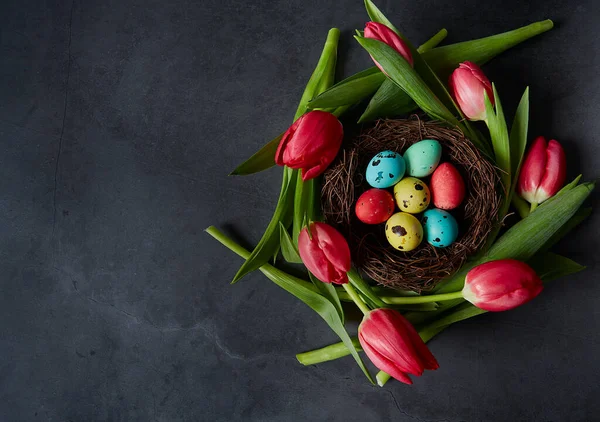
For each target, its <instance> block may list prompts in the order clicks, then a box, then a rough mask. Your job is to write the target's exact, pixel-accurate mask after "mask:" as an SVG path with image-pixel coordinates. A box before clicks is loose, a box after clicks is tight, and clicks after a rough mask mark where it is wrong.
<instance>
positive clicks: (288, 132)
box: [275, 119, 300, 166]
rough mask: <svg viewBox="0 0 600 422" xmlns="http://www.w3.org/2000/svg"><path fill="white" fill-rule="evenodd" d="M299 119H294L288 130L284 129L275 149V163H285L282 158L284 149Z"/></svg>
mask: <svg viewBox="0 0 600 422" xmlns="http://www.w3.org/2000/svg"><path fill="white" fill-rule="evenodd" d="M299 120H300V119H298V120H296V121H295V122H294V124H292V126H290V127H289V129H288V130H286V131H285V133H284V134H283V136H282V137H281V141H279V146H278V147H277V151H275V164H277V165H278V166H283V165H285V160H284V158H283V156H284V153H285V151H286V147H287V145H288V143H289V142H290V139H292V138H293V136H294V133H295V131H296V128H297V127H298V125H299V124H300V121H299Z"/></svg>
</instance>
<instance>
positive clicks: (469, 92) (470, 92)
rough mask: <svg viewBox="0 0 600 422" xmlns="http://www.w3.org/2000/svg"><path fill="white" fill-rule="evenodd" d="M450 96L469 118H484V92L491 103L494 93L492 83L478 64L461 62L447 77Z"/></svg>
mask: <svg viewBox="0 0 600 422" xmlns="http://www.w3.org/2000/svg"><path fill="white" fill-rule="evenodd" d="M449 85H450V90H451V92H452V96H453V97H454V99H455V100H456V102H457V103H458V106H459V107H460V109H461V111H462V112H463V114H464V115H465V116H467V118H469V119H470V120H485V118H486V111H485V93H486V92H487V94H488V98H490V101H491V102H492V104H493V103H494V94H493V90H492V84H491V83H490V81H489V79H488V78H487V77H486V76H485V74H484V73H483V71H482V70H481V68H480V67H479V66H477V65H476V64H475V63H472V62H468V61H467V62H463V63H461V64H460V65H459V67H458V68H457V69H456V70H454V72H452V75H450V79H449Z"/></svg>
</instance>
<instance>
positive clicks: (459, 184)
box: [429, 163, 465, 210]
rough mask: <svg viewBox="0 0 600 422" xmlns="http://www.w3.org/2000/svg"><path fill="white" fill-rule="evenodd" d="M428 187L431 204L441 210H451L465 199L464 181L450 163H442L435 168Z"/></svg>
mask: <svg viewBox="0 0 600 422" xmlns="http://www.w3.org/2000/svg"><path fill="white" fill-rule="evenodd" d="M429 189H430V190H431V199H432V201H433V205H434V206H435V207H436V208H440V209H443V210H452V209H454V208H456V207H458V206H459V205H460V204H461V203H462V201H463V200H464V199H465V182H464V180H463V178H462V176H461V175H460V173H459V172H458V170H456V167H454V166H453V165H452V164H450V163H442V164H440V165H439V166H438V167H437V168H436V169H435V171H434V172H433V175H432V176H431V182H430V184H429Z"/></svg>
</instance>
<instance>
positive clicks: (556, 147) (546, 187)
mask: <svg viewBox="0 0 600 422" xmlns="http://www.w3.org/2000/svg"><path fill="white" fill-rule="evenodd" d="M566 176H567V159H566V157H565V152H564V150H563V149H562V147H561V146H560V144H559V143H558V142H556V141H555V140H554V139H552V140H551V141H550V142H548V144H546V139H545V138H544V137H543V136H539V137H538V138H536V140H535V141H533V145H532V146H531V148H530V149H529V152H528V153H527V157H526V158H525V161H524V162H523V167H522V168H521V174H520V175H519V183H518V185H517V192H518V193H519V195H521V196H522V197H523V198H524V199H525V200H526V201H527V202H529V203H531V204H540V203H542V202H544V201H545V200H546V199H548V198H550V197H551V196H553V195H554V194H556V192H558V191H559V190H560V188H561V187H562V186H563V184H564V183H565V178H566Z"/></svg>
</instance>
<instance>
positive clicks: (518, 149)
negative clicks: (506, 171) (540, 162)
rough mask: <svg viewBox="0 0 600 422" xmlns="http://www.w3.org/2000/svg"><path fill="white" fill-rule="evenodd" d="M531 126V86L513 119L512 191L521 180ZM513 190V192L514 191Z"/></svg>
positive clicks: (511, 133)
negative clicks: (520, 175) (520, 174)
mask: <svg viewBox="0 0 600 422" xmlns="http://www.w3.org/2000/svg"><path fill="white" fill-rule="evenodd" d="M528 128H529V87H527V88H526V89H525V92H524V93H523V96H522V97H521V101H519V106H518V107H517V112H516V113H515V119H514V120H513V124H512V127H511V129H510V138H509V139H510V163H511V166H512V180H513V183H512V191H514V189H515V186H516V184H517V181H518V180H519V173H520V171H521V165H522V164H523V156H524V155H525V148H526V147H527V131H528ZM512 191H511V192H512Z"/></svg>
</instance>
